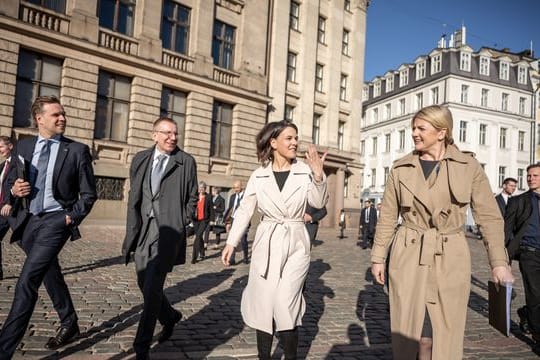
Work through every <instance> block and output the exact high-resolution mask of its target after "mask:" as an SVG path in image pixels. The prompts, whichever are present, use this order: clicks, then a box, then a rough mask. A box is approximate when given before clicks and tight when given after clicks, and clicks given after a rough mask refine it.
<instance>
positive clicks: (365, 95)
mask: <svg viewBox="0 0 540 360" xmlns="http://www.w3.org/2000/svg"><path fill="white" fill-rule="evenodd" d="M368 99H369V87H367V86H364V88H363V89H362V101H366V100H368Z"/></svg>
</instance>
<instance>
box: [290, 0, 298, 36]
mask: <svg viewBox="0 0 540 360" xmlns="http://www.w3.org/2000/svg"><path fill="white" fill-rule="evenodd" d="M299 20H300V4H299V3H297V2H295V1H291V9H290V13H289V28H291V29H293V30H298V28H299V25H300V21H299Z"/></svg>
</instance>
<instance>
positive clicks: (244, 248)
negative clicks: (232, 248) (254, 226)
mask: <svg viewBox="0 0 540 360" xmlns="http://www.w3.org/2000/svg"><path fill="white" fill-rule="evenodd" d="M248 231H249V228H248V229H247V230H246V232H245V233H244V235H242V237H241V238H240V246H242V253H243V254H244V260H247V259H248V254H249V249H248V239H247V237H248ZM231 262H232V263H234V262H235V253H234V252H233V254H232V256H231Z"/></svg>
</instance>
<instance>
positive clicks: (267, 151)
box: [255, 120, 298, 166]
mask: <svg viewBox="0 0 540 360" xmlns="http://www.w3.org/2000/svg"><path fill="white" fill-rule="evenodd" d="M288 127H291V128H293V129H294V130H296V132H297V133H298V128H297V127H296V125H294V124H293V123H292V122H290V121H288V120H281V121H274V122H269V123H268V124H266V125H264V127H263V128H262V129H261V131H259V133H258V134H257V137H255V142H256V143H257V158H258V159H259V161H260V162H261V164H263V166H264V165H266V164H268V162H269V161H272V159H273V157H274V154H273V150H272V146H271V145H270V141H271V140H272V139H276V138H277V137H278V136H279V134H281V132H282V131H283V130H285V129H286V128H288Z"/></svg>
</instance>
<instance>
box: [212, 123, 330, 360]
mask: <svg viewBox="0 0 540 360" xmlns="http://www.w3.org/2000/svg"><path fill="white" fill-rule="evenodd" d="M256 143H257V155H258V158H259V161H260V162H261V164H262V166H261V167H259V168H258V169H256V170H255V171H254V172H253V174H252V175H251V177H250V179H249V182H248V185H247V187H246V191H245V194H244V197H243V200H242V202H241V203H240V206H239V207H238V209H237V211H236V213H235V216H234V222H233V224H232V228H231V231H230V233H229V237H228V239H227V244H226V245H225V248H224V249H223V253H222V256H221V259H222V261H223V264H225V265H226V266H228V265H230V263H229V261H230V258H231V256H232V254H233V252H234V248H235V247H236V246H237V245H238V244H239V243H240V241H241V238H242V236H243V235H244V233H245V231H246V229H247V227H248V224H249V222H250V219H251V216H252V215H253V212H254V211H255V209H257V210H258V212H259V213H260V214H262V220H261V222H260V223H259V225H258V226H257V233H256V235H255V240H254V242H253V244H254V246H253V254H252V261H251V265H250V268H249V278H248V283H247V286H246V288H245V290H244V292H243V294H242V304H241V312H242V317H243V319H244V322H245V323H246V324H247V325H248V326H249V327H252V328H254V329H256V337H257V350H258V355H259V359H262V360H269V359H271V350H272V341H273V334H274V331H276V332H277V333H278V336H279V338H280V340H281V344H282V345H283V352H284V354H285V359H287V360H292V359H296V358H297V350H298V326H299V325H301V324H302V316H303V314H304V312H305V309H306V304H305V300H304V297H303V295H302V289H303V285H304V282H305V280H306V277H307V272H308V269H309V264H310V249H311V244H310V239H309V236H308V233H307V231H306V228H305V225H304V214H305V212H306V206H307V204H309V205H311V206H312V207H314V208H318V209H320V208H323V207H324V206H326V203H327V201H328V193H327V182H326V176H325V174H324V171H323V166H324V160H325V158H326V154H324V155H322V156H320V155H319V154H318V152H317V150H316V149H315V146H314V145H310V146H309V149H308V151H307V153H306V157H305V160H304V161H303V162H302V161H300V160H297V158H296V152H297V146H298V130H297V128H296V125H294V124H293V123H292V122H289V121H286V120H283V121H278V122H269V123H267V124H266V125H265V126H264V127H263V128H262V130H261V131H260V132H259V133H258V134H257V137H256Z"/></svg>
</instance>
